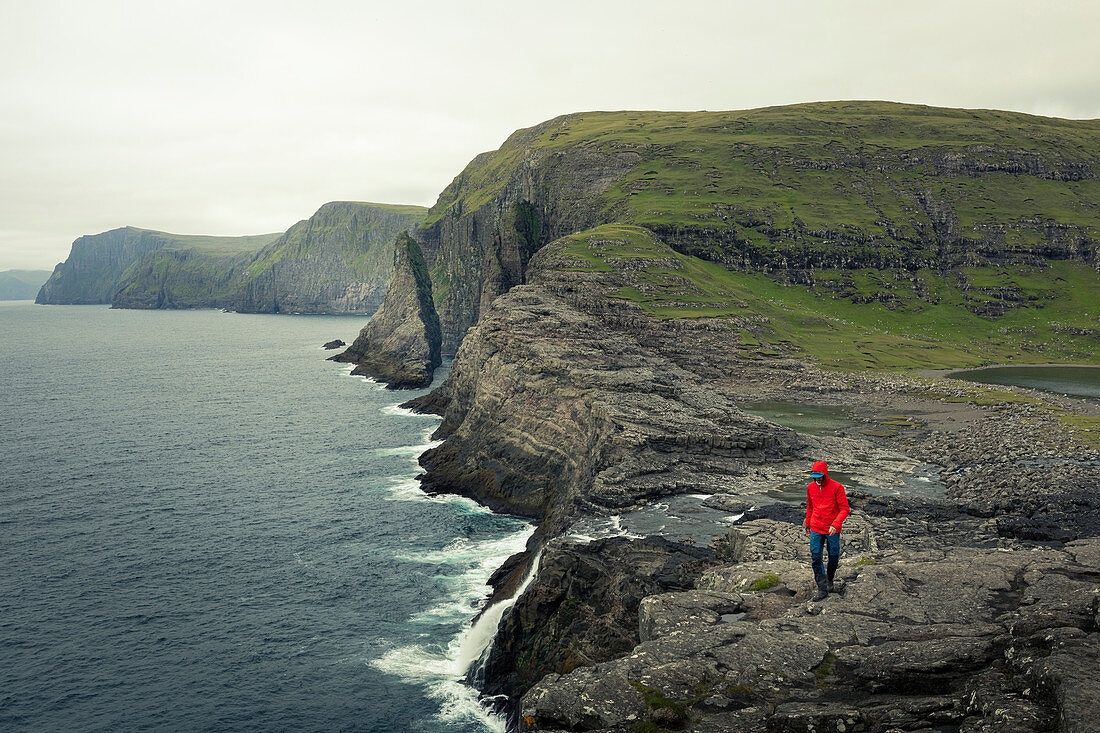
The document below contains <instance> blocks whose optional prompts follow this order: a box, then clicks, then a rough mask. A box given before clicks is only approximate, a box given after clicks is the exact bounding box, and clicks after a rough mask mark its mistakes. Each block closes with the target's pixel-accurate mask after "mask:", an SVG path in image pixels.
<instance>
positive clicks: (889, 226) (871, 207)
mask: <svg viewBox="0 0 1100 733" xmlns="http://www.w3.org/2000/svg"><path fill="white" fill-rule="evenodd" d="M577 161H581V162H580V163H578V162H577ZM600 165H604V166H605V167H606V170H607V174H606V176H605V177H604V179H603V182H601V181H600V180H598V174H593V173H592V172H591V171H592V170H593V169H594V168H599V166H600ZM582 176H588V177H587V178H586V179H585V183H584V184H583V186H587V188H586V189H584V190H581V189H582V184H581V183H580V180H581V177H582ZM594 180H595V181H596V183H593V181H594ZM604 183H606V185H604ZM597 184H599V185H597ZM578 191H580V193H578ZM485 212H499V213H497V214H496V215H495V218H491V217H490V216H489V215H486V213H485ZM479 217H480V218H479ZM487 221H489V222H492V224H493V225H494V226H496V227H497V231H498V232H499V235H498V239H500V240H502V241H503V242H504V244H503V245H501V246H500V252H499V253H498V254H496V255H495V256H496V259H497V260H499V261H500V262H501V263H508V262H512V261H518V260H521V259H522V257H523V256H525V255H524V253H525V252H529V251H533V250H534V249H537V248H538V247H541V246H545V245H546V244H548V243H549V242H551V241H553V240H555V239H557V238H558V237H561V236H570V235H574V234H577V235H578V236H580V237H581V238H580V239H575V240H571V241H572V242H573V245H576V242H579V241H588V242H592V241H596V240H600V241H605V242H610V241H612V239H613V238H611V237H609V236H608V235H609V232H610V231H611V230H608V229H606V228H604V229H596V230H592V231H589V230H590V229H591V228H592V227H593V226H600V227H608V226H613V227H615V230H614V233H615V234H616V237H617V238H618V239H617V241H620V242H621V243H623V244H622V246H629V247H641V249H642V250H646V249H647V248H653V247H656V248H658V249H662V250H668V252H666V253H662V254H660V256H656V255H654V258H655V259H654V262H657V261H661V262H664V261H667V257H668V253H671V256H673V257H676V258H679V260H680V262H681V265H682V269H676V270H675V272H671V271H667V270H665V269H662V267H661V266H656V265H655V266H653V267H650V268H647V269H646V270H645V273H644V274H645V276H646V278H647V279H646V282H648V285H649V287H646V288H644V289H626V290H624V291H623V292H621V293H619V297H623V298H629V299H632V300H635V301H637V302H638V303H640V304H641V305H642V306H643V307H644V308H646V309H647V310H650V311H651V312H653V313H654V314H656V315H659V316H661V317H698V316H722V315H729V314H732V313H737V312H742V313H743V312H744V309H745V308H749V309H752V310H754V311H758V312H760V313H761V314H763V315H766V316H767V318H768V322H769V324H770V325H769V326H768V327H767V328H766V329H762V330H761V331H760V332H759V333H754V334H745V339H751V340H755V341H756V342H758V343H759V345H760V348H759V353H760V354H761V355H762V356H767V355H768V354H769V353H787V352H791V351H797V352H801V353H803V354H805V355H807V356H811V357H813V358H815V359H816V360H818V361H820V362H821V363H824V364H831V365H834V366H838V367H877V368H916V367H926V366H940V365H944V366H948V365H950V366H961V365H971V364H979V363H988V362H991V361H1031V362H1035V361H1048V360H1051V361H1058V360H1073V361H1087V362H1097V361H1100V356H1098V354H1100V328H1098V327H1100V321H1098V317H1100V275H1098V270H1100V254H1098V252H1100V248H1098V239H1100V121H1096V120H1088V121H1079V120H1062V119H1054V118H1045V117H1037V116H1033V115H1025V114H1020V113H1013V112H999V111H989V110H963V109H941V108H934V107H925V106H917V105H905V104H896V103H889V102H829V103H815V104H800V105H791V106H785V107H771V108H765V109H757V110H746V111H735V112H587V113H579V114H572V115H566V116H563V117H558V118H555V119H553V120H550V121H548V122H545V123H543V124H540V125H538V126H536V127H532V128H528V129H525V130H520V131H518V132H516V133H515V134H513V135H512V136H511V137H510V138H509V139H508V140H507V141H506V142H505V144H504V145H502V146H501V148H500V149H499V150H497V151H494V152H491V153H485V154H482V155H480V156H478V157H477V158H476V159H475V160H474V161H473V162H471V164H470V165H469V166H468V167H467V168H466V170H465V171H463V172H462V173H461V174H460V175H459V176H458V177H457V178H456V179H455V181H454V182H453V183H452V184H451V185H450V186H449V187H448V188H447V189H446V190H445V191H444V192H443V193H442V194H441V195H440V197H439V200H438V201H437V203H436V205H435V206H434V207H433V208H432V209H431V210H430V212H429V214H428V218H427V219H426V223H425V225H424V226H423V227H422V228H421V230H420V231H421V232H426V233H427V235H426V236H424V237H421V239H422V241H426V242H427V244H426V255H427V256H428V258H429V262H430V264H431V266H432V276H433V285H434V286H435V287H436V302H437V305H439V306H440V307H441V316H442V317H443V319H444V321H445V322H446V321H447V320H448V319H449V318H451V317H452V316H451V312H452V311H455V310H456V309H458V308H460V307H465V308H466V310H467V311H469V310H470V309H471V308H473V307H474V306H473V305H471V303H473V302H474V301H475V297H474V296H472V295H465V296H463V297H456V296H455V295H453V293H454V292H455V291H457V290H458V289H459V288H460V287H462V285H463V283H468V281H469V280H470V279H471V277H473V278H477V277H481V278H482V282H483V283H485V282H489V279H488V278H491V277H492V273H489V274H486V273H484V272H472V273H471V272H470V268H469V266H468V265H464V264H461V263H460V260H461V257H462V248H463V246H465V245H464V243H463V240H462V237H463V236H465V237H466V239H467V240H470V235H463V234H461V233H462V232H466V231H470V232H474V233H475V235H474V236H478V235H477V234H476V233H477V232H481V231H484V230H485V229H486V228H487V227H486V222H487ZM471 222H472V223H471ZM452 232H458V233H459V234H451V233H452ZM578 233H579V234H578ZM480 236H482V237H483V239H487V237H486V235H483V234H482V235H480ZM448 237H450V239H448ZM510 241H511V242H515V243H517V244H514V245H511V246H512V248H513V250H515V251H507V247H508V246H509V244H508V243H509V242H510ZM626 243H629V244H626ZM573 245H570V246H573ZM480 246H481V247H482V248H483V249H484V248H485V245H484V244H481V245H480ZM578 246H579V245H578ZM581 250H583V251H581ZM516 251H518V252H519V254H517V253H516ZM599 252H602V253H604V254H606V253H608V252H612V253H613V256H618V255H621V254H622V252H617V253H616V252H615V250H614V247H613V246H612V247H611V248H610V249H608V248H607V247H604V248H603V249H600V248H596V249H590V248H587V245H584V246H583V247H580V249H579V250H578V255H583V256H582V257H581V259H582V260H584V259H585V258H587V261H589V262H590V264H591V266H593V267H598V266H599V260H600V256H601V255H599V254H598V253H599ZM456 253H457V254H456ZM492 254H493V253H491V252H490V255H492ZM528 256H529V255H528ZM634 256H637V257H638V258H639V259H641V260H644V259H645V257H646V256H647V255H645V254H643V253H642V252H641V251H639V252H635V255H634ZM472 258H473V257H468V259H472ZM482 259H484V261H486V262H493V261H494V260H493V257H492V256H490V257H482ZM456 263H460V264H456ZM462 267H465V268H466V269H465V270H461V269H460V268H462ZM498 279H500V278H498ZM514 280H515V277H514V276H513V281H514ZM467 287H469V286H468V285H467ZM477 287H480V288H484V287H485V286H484V285H479V286H477ZM460 295H461V294H460ZM475 295H476V293H475ZM456 304H457V305H456ZM462 315H463V316H464V317H466V318H467V319H468V317H469V316H468V313H467V314H462Z"/></svg>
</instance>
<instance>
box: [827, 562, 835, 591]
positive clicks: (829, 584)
mask: <svg viewBox="0 0 1100 733" xmlns="http://www.w3.org/2000/svg"><path fill="white" fill-rule="evenodd" d="M834 575H836V568H833V569H832V570H830V571H829V574H828V575H827V576H826V578H825V589H826V590H827V591H829V592H830V593H835V592H836V591H834V590H833V576H834Z"/></svg>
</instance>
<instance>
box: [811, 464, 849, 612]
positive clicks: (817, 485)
mask: <svg viewBox="0 0 1100 733" xmlns="http://www.w3.org/2000/svg"><path fill="white" fill-rule="evenodd" d="M810 478H811V479H813V480H812V481H810V484H809V486H807V487H806V536H807V537H809V538H810V565H811V567H813V569H814V582H815V583H817V595H815V596H814V600H815V601H823V600H825V598H827V597H828V595H829V594H830V593H832V591H833V576H834V575H836V564H837V562H838V561H839V560H840V528H841V526H842V525H843V524H844V520H845V519H847V517H848V515H849V514H850V513H851V510H850V509H849V508H848V495H847V494H845V493H844V487H843V486H841V485H840V484H839V483H837V482H836V481H833V480H832V479H831V478H829V465H828V464H827V463H825V461H818V462H817V463H815V464H814V467H813V469H812V470H811V471H810ZM826 544H827V545H828V546H829V566H828V569H827V570H823V569H822V567H821V550H822V545H826Z"/></svg>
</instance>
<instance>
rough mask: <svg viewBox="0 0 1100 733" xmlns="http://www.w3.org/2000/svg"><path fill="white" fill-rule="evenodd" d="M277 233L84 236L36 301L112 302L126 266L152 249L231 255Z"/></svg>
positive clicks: (139, 232) (144, 231)
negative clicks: (214, 235)
mask: <svg viewBox="0 0 1100 733" xmlns="http://www.w3.org/2000/svg"><path fill="white" fill-rule="evenodd" d="M276 236H277V235H275V234H269V235H259V236H255V237H192V236H187V235H179V234H168V233H166V232H155V231H150V230H147V229H135V228H134V227H122V228H120V229H112V230H111V231H109V232H103V233H102V234H92V235H87V236H83V237H80V238H79V239H77V240H76V241H75V242H73V247H72V250H71V251H70V253H69V257H68V259H66V260H65V261H64V262H62V263H61V264H59V265H58V266H57V267H55V268H54V271H53V274H52V275H51V276H50V279H49V280H47V281H46V284H45V285H43V286H42V290H40V291H39V293H38V297H37V298H36V299H35V302H36V303H48V304H55V305H63V304H92V303H110V302H111V301H112V299H113V297H114V295H115V293H116V292H117V290H118V289H119V280H120V278H121V277H122V275H123V274H124V273H125V272H126V270H127V269H128V268H129V267H130V266H131V265H133V264H134V263H135V262H138V261H139V260H141V259H142V258H144V257H145V256H146V255H148V254H150V253H152V252H158V251H160V250H163V249H177V250H178V249H192V248H195V249H206V250H209V251H218V252H227V253H230V252H232V253H240V252H244V251H251V252H255V251H256V250H258V249H260V248H261V247H263V246H264V245H265V244H267V243H268V242H270V241H272V240H273V239H275V237H276Z"/></svg>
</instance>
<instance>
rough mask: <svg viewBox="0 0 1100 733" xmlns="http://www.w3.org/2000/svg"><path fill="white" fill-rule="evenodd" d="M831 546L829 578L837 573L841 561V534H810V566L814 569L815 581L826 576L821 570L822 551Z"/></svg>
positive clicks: (812, 532)
mask: <svg viewBox="0 0 1100 733" xmlns="http://www.w3.org/2000/svg"><path fill="white" fill-rule="evenodd" d="M826 544H827V545H828V546H829V573H828V575H829V576H832V575H833V573H835V572H836V564H837V562H839V561H840V532H837V533H836V534H821V533H820V532H814V531H812V530H811V532H810V566H811V567H812V568H813V569H814V580H816V579H817V578H820V577H821V576H822V575H825V572H824V571H823V570H822V569H821V550H822V546H823V545H826Z"/></svg>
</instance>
